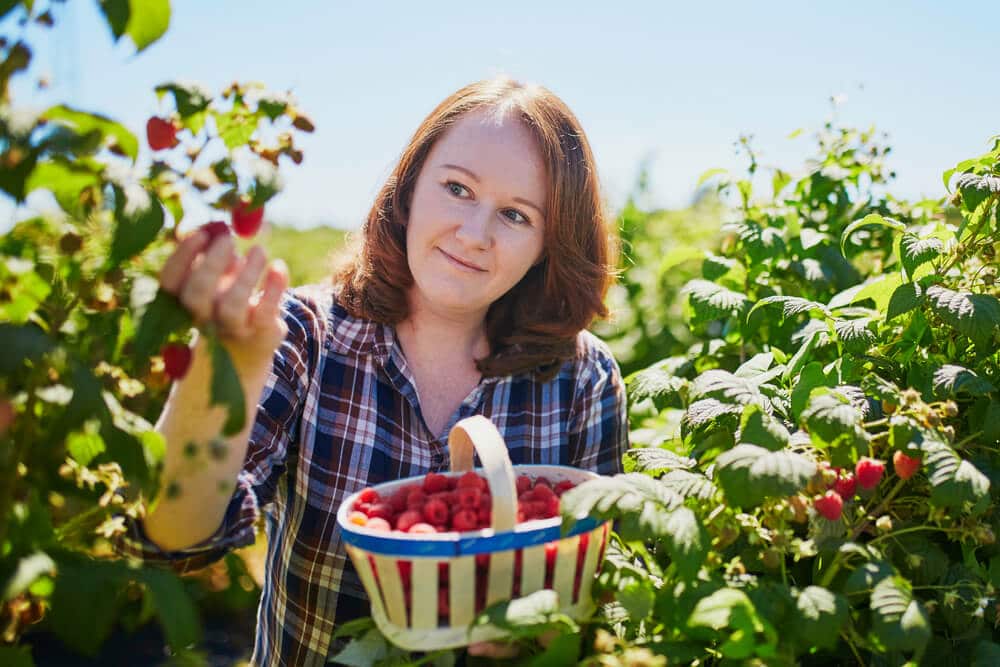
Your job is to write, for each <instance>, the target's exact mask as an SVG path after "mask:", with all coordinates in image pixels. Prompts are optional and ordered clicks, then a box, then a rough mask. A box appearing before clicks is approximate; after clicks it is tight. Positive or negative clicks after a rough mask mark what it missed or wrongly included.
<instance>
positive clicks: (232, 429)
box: [209, 336, 246, 436]
mask: <svg viewBox="0 0 1000 667" xmlns="http://www.w3.org/2000/svg"><path fill="white" fill-rule="evenodd" d="M209 347H210V349H211V353H212V405H221V406H223V407H225V408H226V410H227V411H228V415H227V417H226V423H225V425H224V426H223V427H222V433H223V435H227V436H230V435H236V434H237V433H239V432H240V431H242V430H243V425H244V424H245V423H246V405H245V401H246V399H245V397H244V395H243V385H242V384H240V377H239V375H237V373H236V367H235V366H233V360H232V359H231V358H230V356H229V352H227V351H226V348H225V347H223V346H222V343H221V342H220V341H219V339H218V338H216V337H214V336H212V337H210V339H209Z"/></svg>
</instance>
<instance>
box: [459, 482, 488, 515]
mask: <svg viewBox="0 0 1000 667" xmlns="http://www.w3.org/2000/svg"><path fill="white" fill-rule="evenodd" d="M457 493H458V506H459V507H462V508H464V509H470V510H475V509H479V496H480V494H481V493H482V492H481V491H480V490H479V489H478V488H475V489H473V488H471V487H468V486H466V487H461V486H460V487H458V492H457Z"/></svg>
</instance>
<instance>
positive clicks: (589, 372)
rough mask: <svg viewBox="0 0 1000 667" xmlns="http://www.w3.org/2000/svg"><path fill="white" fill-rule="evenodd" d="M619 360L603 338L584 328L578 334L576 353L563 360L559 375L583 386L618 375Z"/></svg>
mask: <svg viewBox="0 0 1000 667" xmlns="http://www.w3.org/2000/svg"><path fill="white" fill-rule="evenodd" d="M619 374H620V371H619V370H618V362H617V361H615V357H614V355H613V354H612V352H611V348H610V347H608V344H607V343H605V342H604V341H603V340H601V339H600V338H598V337H597V336H595V335H594V334H593V333H591V332H590V331H587V330H586V329H584V330H583V331H581V332H580V333H578V334H577V335H576V354H575V355H574V356H573V357H572V358H571V359H567V360H566V361H564V362H563V365H562V368H561V369H560V371H559V373H558V375H557V377H558V378H561V379H563V380H567V379H572V381H573V382H574V384H576V385H577V386H582V385H584V384H588V383H591V382H594V381H595V380H597V379H601V378H607V377H610V376H617V375H619Z"/></svg>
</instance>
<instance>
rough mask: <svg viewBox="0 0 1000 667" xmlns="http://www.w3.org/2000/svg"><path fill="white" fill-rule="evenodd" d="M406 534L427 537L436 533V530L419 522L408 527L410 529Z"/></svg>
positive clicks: (427, 524)
mask: <svg viewBox="0 0 1000 667" xmlns="http://www.w3.org/2000/svg"><path fill="white" fill-rule="evenodd" d="M406 532H408V533H411V534H413V535H429V534H430V533H436V532H437V530H436V529H435V528H434V526H432V525H430V524H429V523H424V522H423V521H421V522H420V523H415V524H413V525H412V526H410V529H409V530H408V531H406Z"/></svg>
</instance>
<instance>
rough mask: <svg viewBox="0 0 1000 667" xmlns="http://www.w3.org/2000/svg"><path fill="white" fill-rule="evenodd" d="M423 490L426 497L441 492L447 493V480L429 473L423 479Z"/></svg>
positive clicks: (442, 476) (434, 473)
mask: <svg viewBox="0 0 1000 667" xmlns="http://www.w3.org/2000/svg"><path fill="white" fill-rule="evenodd" d="M423 489H424V493H426V494H428V495H430V494H432V493H440V492H441V491H447V490H448V478H447V477H445V476H444V475H440V474H438V473H436V472H429V473H427V475H426V476H425V477H424V485H423Z"/></svg>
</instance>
